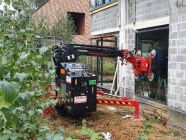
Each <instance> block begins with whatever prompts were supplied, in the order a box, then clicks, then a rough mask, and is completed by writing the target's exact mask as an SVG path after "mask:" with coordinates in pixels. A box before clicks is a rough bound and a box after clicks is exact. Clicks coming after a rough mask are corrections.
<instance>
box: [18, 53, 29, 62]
mask: <svg viewBox="0 0 186 140" xmlns="http://www.w3.org/2000/svg"><path fill="white" fill-rule="evenodd" d="M29 55H30V53H25V52H23V53H21V54H20V57H19V59H20V60H21V61H23V60H25V59H26V58H27V57H28V56H29Z"/></svg>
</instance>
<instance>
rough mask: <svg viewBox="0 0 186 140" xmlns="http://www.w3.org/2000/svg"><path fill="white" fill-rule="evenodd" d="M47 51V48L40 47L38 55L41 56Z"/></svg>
mask: <svg viewBox="0 0 186 140" xmlns="http://www.w3.org/2000/svg"><path fill="white" fill-rule="evenodd" d="M47 50H48V48H47V47H41V48H40V49H39V53H40V54H41V55H43V54H44V53H45V52H46V51H47Z"/></svg>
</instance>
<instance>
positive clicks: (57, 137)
mask: <svg viewBox="0 0 186 140" xmlns="http://www.w3.org/2000/svg"><path fill="white" fill-rule="evenodd" d="M53 140H63V135H62V134H59V133H57V134H55V135H54V137H53Z"/></svg>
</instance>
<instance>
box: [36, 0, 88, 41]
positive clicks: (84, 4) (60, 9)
mask: <svg viewBox="0 0 186 140" xmlns="http://www.w3.org/2000/svg"><path fill="white" fill-rule="evenodd" d="M67 12H77V13H85V34H84V35H76V36H75V38H74V40H73V41H74V42H75V43H83V44H90V14H89V0H49V1H48V2H47V3H45V4H44V5H43V6H41V7H40V8H39V9H38V10H37V11H35V13H34V17H44V18H46V21H47V23H48V24H49V25H51V24H53V23H54V22H55V21H54V19H55V18H54V17H55V16H56V14H57V13H67Z"/></svg>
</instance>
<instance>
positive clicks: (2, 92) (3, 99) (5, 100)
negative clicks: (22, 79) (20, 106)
mask: <svg viewBox="0 0 186 140" xmlns="http://www.w3.org/2000/svg"><path fill="white" fill-rule="evenodd" d="M18 92H19V85H18V84H17V83H16V82H8V81H5V80H4V81H0V108H2V107H5V108H8V107H10V106H11V105H12V104H13V103H14V101H15V100H16V98H17V97H18Z"/></svg>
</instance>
